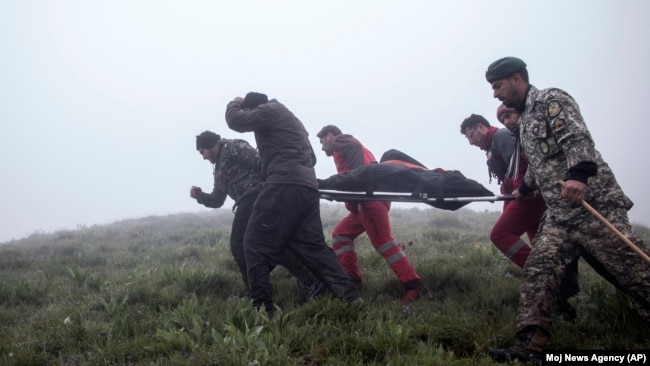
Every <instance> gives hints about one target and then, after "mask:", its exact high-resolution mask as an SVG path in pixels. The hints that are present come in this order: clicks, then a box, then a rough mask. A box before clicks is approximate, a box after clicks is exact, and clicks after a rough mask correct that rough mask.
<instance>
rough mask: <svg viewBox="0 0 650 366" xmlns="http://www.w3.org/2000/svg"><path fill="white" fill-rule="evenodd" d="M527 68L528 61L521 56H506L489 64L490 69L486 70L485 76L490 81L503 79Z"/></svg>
mask: <svg viewBox="0 0 650 366" xmlns="http://www.w3.org/2000/svg"><path fill="white" fill-rule="evenodd" d="M525 68H526V63H525V62H524V61H522V60H521V59H520V58H516V57H504V58H500V59H498V60H496V61H494V62H493V63H491V64H490V66H488V69H487V71H486V72H485V78H486V79H487V81H488V83H491V82H493V81H494V80H498V79H503V78H505V77H507V76H510V75H512V74H514V73H515V72H517V71H519V70H521V69H525Z"/></svg>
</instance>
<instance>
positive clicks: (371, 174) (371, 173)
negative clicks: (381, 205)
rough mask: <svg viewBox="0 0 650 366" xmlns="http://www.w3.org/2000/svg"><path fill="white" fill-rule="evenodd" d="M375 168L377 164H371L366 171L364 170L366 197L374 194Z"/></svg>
mask: <svg viewBox="0 0 650 366" xmlns="http://www.w3.org/2000/svg"><path fill="white" fill-rule="evenodd" d="M375 168H377V164H376V163H373V164H370V165H368V169H366V172H367V176H366V196H367V197H372V195H373V193H374V192H375V178H376V174H375Z"/></svg>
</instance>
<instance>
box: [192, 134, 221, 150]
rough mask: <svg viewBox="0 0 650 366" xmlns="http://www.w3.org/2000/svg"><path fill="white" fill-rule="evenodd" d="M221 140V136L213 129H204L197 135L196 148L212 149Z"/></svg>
mask: <svg viewBox="0 0 650 366" xmlns="http://www.w3.org/2000/svg"><path fill="white" fill-rule="evenodd" d="M219 140H221V136H219V135H217V134H216V133H214V132H212V131H203V132H201V134H200V135H198V136H196V149H197V150H201V149H211V148H213V147H214V146H215V145H216V144H217V142H219Z"/></svg>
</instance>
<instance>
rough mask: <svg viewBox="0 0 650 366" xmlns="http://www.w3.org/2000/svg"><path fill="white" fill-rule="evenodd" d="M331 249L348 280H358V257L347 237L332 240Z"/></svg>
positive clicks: (360, 276)
mask: <svg viewBox="0 0 650 366" xmlns="http://www.w3.org/2000/svg"><path fill="white" fill-rule="evenodd" d="M332 249H333V250H334V254H336V256H337V257H338V259H339V262H340V263H341V265H342V266H343V269H345V272H346V273H347V274H348V276H349V277H350V279H354V280H357V279H358V280H360V279H361V278H362V274H361V269H360V268H359V257H358V255H357V252H356V250H355V249H354V242H353V241H352V240H351V239H350V238H348V237H345V236H337V237H335V238H333V239H332Z"/></svg>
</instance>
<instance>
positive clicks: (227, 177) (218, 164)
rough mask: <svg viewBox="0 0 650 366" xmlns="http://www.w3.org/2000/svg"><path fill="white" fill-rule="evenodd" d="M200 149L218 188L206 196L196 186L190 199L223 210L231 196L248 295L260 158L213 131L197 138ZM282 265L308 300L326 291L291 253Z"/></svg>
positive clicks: (234, 241)
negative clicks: (247, 247)
mask: <svg viewBox="0 0 650 366" xmlns="http://www.w3.org/2000/svg"><path fill="white" fill-rule="evenodd" d="M196 149H197V150H198V151H199V153H200V154H201V156H202V157H203V159H204V160H208V161H209V162H210V163H212V164H213V165H214V187H213V189H212V193H205V192H203V190H202V189H201V188H200V187H196V186H192V188H191V189H190V197H192V198H194V199H196V201H197V202H198V203H200V204H202V205H204V206H206V207H210V208H219V207H221V206H223V203H224V202H225V200H226V197H227V196H230V198H231V199H232V200H233V201H235V205H234V207H233V211H234V212H235V217H234V218H233V222H232V229H231V233H230V251H231V253H232V256H233V258H234V259H235V262H236V263H237V266H238V267H239V271H240V273H241V275H242V279H243V280H244V284H246V292H247V293H250V291H249V286H248V273H247V272H248V267H247V265H246V256H245V253H244V233H245V232H246V227H247V226H248V220H249V218H250V216H251V213H252V211H253V203H254V202H255V200H256V199H257V196H258V195H259V192H260V191H261V190H262V184H263V181H262V178H261V177H260V156H259V154H258V152H257V150H256V149H255V148H254V147H252V146H251V145H250V144H249V143H248V142H247V141H245V140H239V139H236V140H230V139H223V138H221V136H219V135H218V134H216V133H214V132H212V131H204V132H202V133H201V134H200V135H198V136H196ZM279 264H280V265H282V266H284V267H285V268H286V269H287V270H288V271H289V272H290V273H291V274H292V275H294V276H295V277H296V278H297V279H298V281H300V284H299V288H303V289H306V290H305V292H306V294H305V295H306V296H307V299H311V298H312V297H314V296H317V295H318V294H319V293H320V292H321V291H322V290H323V289H324V288H325V287H324V284H323V283H322V282H320V281H319V280H318V279H317V278H316V277H315V276H314V274H313V273H312V272H311V271H310V270H309V269H308V268H307V267H306V266H305V265H304V264H302V263H301V262H300V261H299V260H298V259H297V258H296V257H295V256H294V255H293V254H291V252H289V251H285V253H284V255H282V256H281V257H280V261H279Z"/></svg>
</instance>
